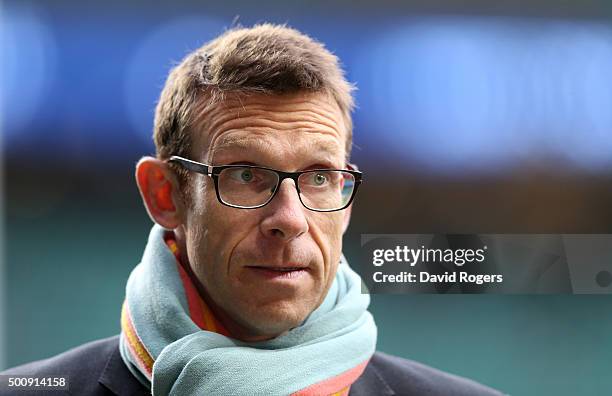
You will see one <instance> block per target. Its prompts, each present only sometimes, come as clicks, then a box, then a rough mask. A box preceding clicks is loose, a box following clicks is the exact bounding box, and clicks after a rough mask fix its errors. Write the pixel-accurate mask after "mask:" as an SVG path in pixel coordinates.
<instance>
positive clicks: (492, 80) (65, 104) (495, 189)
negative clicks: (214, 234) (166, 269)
mask: <svg viewBox="0 0 612 396" xmlns="http://www.w3.org/2000/svg"><path fill="white" fill-rule="evenodd" d="M460 3H461V4H459V2H455V1H452V0H435V1H425V0H422V1H416V0H415V1H405V2H401V3H400V2H397V1H391V0H378V1H375V2H374V1H372V2H370V1H358V2H348V1H345V2H330V1H326V2H295V3H293V4H288V3H286V2H281V1H273V2H264V3H258V4H257V5H255V4H254V3H252V2H247V1H243V2H235V1H219V2H202V1H186V0H181V1H174V2H172V4H170V3H169V2H168V3H166V4H165V5H164V4H158V3H150V2H144V1H131V2H119V1H104V2H81V1H76V0H56V1H53V2H44V1H4V2H3V3H2V5H1V8H0V50H1V52H0V59H1V62H0V71H1V72H0V84H1V97H0V101H1V111H0V121H1V134H2V153H1V155H2V168H3V175H4V176H3V178H4V182H3V190H2V194H1V198H0V199H1V201H2V203H3V205H4V221H3V225H2V226H3V230H4V233H3V238H2V241H1V242H2V244H1V245H2V246H3V250H4V260H3V263H2V266H1V267H0V281H1V282H2V283H1V285H0V288H1V289H0V290H1V292H2V294H1V296H2V301H1V302H2V304H0V307H1V309H0V314H2V316H1V326H0V341H1V343H0V369H2V368H6V367H10V366H14V365H17V364H21V363H24V362H27V361H30V360H34V359H41V358H46V357H49V356H51V355H54V354H57V353H59V352H62V351H64V350H66V349H67V348H70V347H73V346H76V345H79V344H81V343H83V342H86V341H90V340H94V339H96V338H101V337H106V336H111V335H114V334H117V333H118V332H119V313H120V304H121V302H122V300H123V297H124V286H125V281H126V280H127V276H128V274H129V273H130V271H131V269H132V268H133V267H134V265H136V264H137V263H138V261H139V259H140V257H141V254H142V250H143V247H144V244H145V241H146V238H147V235H148V231H149V228H150V226H151V221H150V220H149V218H148V217H147V215H146V212H145V210H144V208H143V207H142V205H141V201H140V197H139V194H138V192H137V189H136V187H135V183H134V181H133V173H134V166H135V163H136V161H137V160H138V159H139V157H140V156H142V155H146V154H151V153H153V152H154V147H153V144H152V141H151V133H152V120H153V110H154V106H155V103H156V100H157V97H158V94H159V92H160V90H161V87H162V86H163V84H164V80H165V76H166V75H167V73H168V71H169V69H170V67H171V66H172V65H173V64H175V63H176V62H177V61H179V60H180V59H181V58H182V57H183V56H184V55H185V54H186V53H187V52H189V51H190V50H192V49H195V48H197V47H198V46H200V45H201V44H203V43H204V42H206V41H207V40H209V39H211V38H213V37H214V36H216V35H218V34H219V33H221V32H222V31H223V30H224V29H226V28H229V27H231V26H232V24H233V23H234V22H235V21H236V20H237V21H238V22H239V23H241V24H243V25H251V24H253V23H257V22H266V21H269V22H277V23H288V24H289V25H291V26H293V27H295V28H297V29H299V30H301V31H303V32H305V33H308V34H310V35H312V36H313V37H315V38H317V39H318V40H320V41H322V42H324V43H325V44H326V46H327V47H328V48H329V49H330V50H332V51H333V52H334V53H336V54H337V55H338V56H339V57H340V59H341V60H342V62H343V64H344V66H345V68H346V70H347V74H348V78H349V80H350V81H352V82H355V83H356V84H357V87H358V88H359V89H358V91H357V93H356V98H357V103H358V109H357V111H356V113H355V117H354V118H355V131H354V135H355V148H354V150H353V161H354V162H356V163H358V164H359V165H360V168H361V169H362V170H363V171H364V172H365V179H366V181H365V183H364V185H363V187H362V189H361V190H360V195H359V196H358V198H357V201H356V204H355V208H354V214H353V222H352V225H351V228H350V232H349V233H348V234H347V235H346V239H345V246H346V252H345V253H346V255H347V257H348V258H349V260H351V257H353V258H355V257H356V255H357V254H358V252H359V243H360V235H361V234H365V233H370V234H373V233H387V234H389V233H436V232H438V233H612V73H611V70H612V3H609V2H602V1H595V0H587V1H581V2H574V1H552V0H550V1H549V0H534V1H529V2H527V1H512V2H509V1H505V2H490V1H484V0H482V1H468V2H460ZM371 308H372V312H373V313H374V316H375V317H376V319H377V323H378V326H379V328H380V339H379V349H381V350H382V351H385V352H389V353H392V354H396V355H400V356H403V357H406V358H410V359H414V360H418V361H421V362H424V363H426V364H429V365H432V366H434V367H437V368H440V369H443V370H446V371H450V372H452V373H456V374H459V375H464V376H468V377H470V378H474V379H476V380H478V381H481V382H483V383H485V384H488V385H490V386H493V387H496V388H498V389H500V390H503V391H504V392H507V393H510V394H513V395H543V394H555V395H577V394H580V395H603V394H611V392H612V376H611V375H610V372H609V369H610V365H611V363H612V339H611V338H612V337H611V335H612V296H610V295H575V296H495V295H418V296H415V295H411V296H398V295H388V296H384V295H376V296H372V306H371Z"/></svg>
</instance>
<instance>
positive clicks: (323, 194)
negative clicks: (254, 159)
mask: <svg viewBox="0 0 612 396" xmlns="http://www.w3.org/2000/svg"><path fill="white" fill-rule="evenodd" d="M218 183H219V185H218V188H219V196H220V197H221V200H222V201H223V202H225V203H226V204H229V205H233V206H239V207H244V208H249V207H257V206H261V205H264V204H266V203H267V202H268V201H269V200H270V198H271V197H272V195H273V194H274V191H275V189H276V188H277V186H278V184H279V177H278V174H277V173H276V172H273V171H270V170H267V169H260V168H247V167H244V168H242V167H236V168H226V169H224V170H223V171H221V173H220V174H219V179H218ZM298 188H299V190H300V198H301V200H302V203H303V204H304V205H305V206H306V207H308V208H310V209H315V210H334V209H339V208H343V207H344V206H346V204H347V203H348V201H349V200H350V198H351V196H352V194H353V189H354V188H355V178H354V176H353V175H352V174H351V173H348V172H342V171H326V170H323V171H320V170H317V171H312V172H305V173H303V174H301V175H300V176H299V178H298Z"/></svg>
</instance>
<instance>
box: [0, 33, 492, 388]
mask: <svg viewBox="0 0 612 396" xmlns="http://www.w3.org/2000/svg"><path fill="white" fill-rule="evenodd" d="M351 90H352V87H351V85H350V84H349V83H348V82H347V81H346V80H345V78H344V75H343V72H342V70H341V69H340V67H339V65H338V60H337V58H336V57H335V56H334V55H332V54H331V53H330V52H328V51H327V50H326V49H325V48H324V47H323V46H322V45H321V44H319V43H317V42H315V41H313V40H312V39H310V38H309V37H307V36H305V35H303V34H301V33H299V32H297V31H295V30H293V29H289V28H286V27H283V26H273V25H268V24H264V25H259V26H255V27H253V28H249V29H234V30H230V31H228V32H226V33H224V34H223V35H221V36H220V37H218V38H216V39H215V40H213V41H211V42H210V43H208V44H206V45H204V46H203V47H202V48H200V49H198V50H196V51H194V52H193V53H191V54H190V55H188V56H187V57H186V58H185V59H184V60H183V61H182V63H181V64H180V65H178V66H177V67H176V68H175V69H174V70H173V71H172V72H171V74H170V76H169V78H168V81H167V82H166V86H165V88H164V90H163V92H162V94H161V97H160V101H159V103H158V106H157V111H156V117H155V127H154V139H155V144H156V148H157V156H156V158H152V157H145V158H143V159H141V160H140V161H139V163H138V165H137V167H136V181H137V184H138V188H139V190H140V193H141V195H142V198H143V201H144V204H145V206H146V209H147V211H148V213H149V215H150V217H151V218H152V220H153V221H154V222H155V223H156V225H155V226H154V227H153V229H152V231H151V234H150V236H149V241H148V244H147V246H146V248H145V253H144V255H143V259H142V262H141V263H140V264H139V265H138V266H137V267H136V268H135V269H134V271H133V272H132V274H131V275H130V278H129V280H128V283H127V288H126V300H125V303H124V305H123V309H122V315H121V328H122V332H121V335H120V336H119V337H113V338H109V339H106V340H101V341H97V342H94V343H90V344H87V345H85V346H82V347H80V348H77V349H75V350H72V351H69V352H67V353H65V354H62V355H59V356H57V357H54V358H51V359H47V360H44V361H41V362H35V363H31V364H29V365H25V366H21V367H19V368H15V369H12V370H9V371H8V372H6V373H5V374H12V375H17V374H23V375H25V374H28V375H36V376H52V375H56V376H59V375H67V376H68V381H69V389H70V393H71V394H78V395H112V394H115V395H145V394H151V392H152V393H153V394H154V395H169V394H172V395H288V394H295V395H347V394H350V395H376V394H380V395H393V394H397V395H413V394H414V395H420V394H427V395H443V394H444V395H446V394H448V395H493V394H498V393H497V392H495V391H493V390H491V389H489V388H486V387H484V386H481V385H478V384H476V383H474V382H472V381H469V380H465V379H461V378H459V377H455V376H452V375H449V374H445V373H442V372H439V371H437V370H434V369H432V368H428V367H425V366H422V365H420V364H417V363H414V362H411V361H407V360H403V359H400V358H396V357H392V356H389V355H385V354H382V353H376V352H375V347H376V336H377V329H376V326H375V323H374V320H373V318H372V316H371V315H370V313H369V312H368V311H367V307H368V304H369V297H368V295H365V294H362V293H361V292H360V289H361V280H360V278H359V276H358V275H357V274H356V273H355V272H353V271H352V270H351V269H350V267H349V265H348V264H347V263H346V262H345V260H344V258H343V256H342V235H343V233H344V231H345V230H346V228H347V226H348V224H349V218H350V214H351V206H350V205H351V202H352V200H353V198H354V196H355V194H356V192H357V189H358V187H359V184H360V182H361V173H360V172H358V171H357V170H356V168H355V167H354V166H352V165H350V164H349V163H348V158H349V155H350V149H351V142H352V123H351V115H350V113H351V110H352V107H353V99H352V96H351ZM53 394H57V393H53Z"/></svg>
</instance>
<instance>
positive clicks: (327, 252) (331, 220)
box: [310, 212, 343, 281]
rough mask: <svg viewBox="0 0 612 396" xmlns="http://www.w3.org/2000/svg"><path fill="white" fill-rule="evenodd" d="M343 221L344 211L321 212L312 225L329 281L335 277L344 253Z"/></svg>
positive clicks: (312, 232) (313, 234)
mask: <svg viewBox="0 0 612 396" xmlns="http://www.w3.org/2000/svg"><path fill="white" fill-rule="evenodd" d="M321 215H323V216H321ZM342 222H343V216H342V212H332V213H320V214H317V215H316V217H315V218H314V219H313V221H312V223H311V227H310V229H311V235H312V237H313V239H314V241H315V243H316V244H317V245H318V247H319V249H320V250H321V253H322V255H323V261H324V269H323V270H324V272H325V273H324V275H325V278H326V280H328V281H329V279H330V278H333V275H334V274H335V269H336V266H337V264H338V261H339V260H340V255H341V253H342V228H343V223H342Z"/></svg>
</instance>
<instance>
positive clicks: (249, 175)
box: [240, 169, 253, 182]
mask: <svg viewBox="0 0 612 396" xmlns="http://www.w3.org/2000/svg"><path fill="white" fill-rule="evenodd" d="M240 179H241V180H242V181H244V182H250V181H251V180H253V172H251V170H250V169H243V170H242V171H241V172H240Z"/></svg>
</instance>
